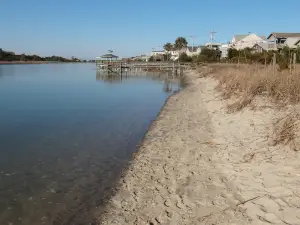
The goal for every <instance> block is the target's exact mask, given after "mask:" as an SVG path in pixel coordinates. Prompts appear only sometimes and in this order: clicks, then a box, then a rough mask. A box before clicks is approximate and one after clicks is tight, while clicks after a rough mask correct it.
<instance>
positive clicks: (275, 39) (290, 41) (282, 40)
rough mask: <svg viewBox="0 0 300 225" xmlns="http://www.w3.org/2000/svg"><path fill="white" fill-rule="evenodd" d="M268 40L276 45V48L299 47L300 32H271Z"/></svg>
mask: <svg viewBox="0 0 300 225" xmlns="http://www.w3.org/2000/svg"><path fill="white" fill-rule="evenodd" d="M267 40H268V41H269V42H270V43H273V44H274V45H275V46H276V49H278V50H280V49H282V48H283V47H285V46H287V47H289V48H297V47H298V45H297V43H298V42H299V40H300V33H280V32H273V33H271V34H270V35H269V36H268V38H267Z"/></svg>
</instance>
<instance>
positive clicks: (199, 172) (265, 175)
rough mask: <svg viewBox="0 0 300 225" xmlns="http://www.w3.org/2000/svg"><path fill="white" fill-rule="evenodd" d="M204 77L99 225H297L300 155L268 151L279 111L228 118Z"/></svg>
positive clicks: (147, 144) (185, 93)
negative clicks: (299, 160) (267, 224)
mask: <svg viewBox="0 0 300 225" xmlns="http://www.w3.org/2000/svg"><path fill="white" fill-rule="evenodd" d="M206 70H207V68H206ZM206 72H207V71H205V68H201V70H200V71H199V73H198V72H196V71H193V72H189V73H188V74H186V78H187V80H188V85H187V87H185V88H184V89H183V90H181V91H180V92H179V93H176V94H175V95H172V96H171V97H169V98H168V100H167V101H166V103H165V104H164V106H163V107H162V110H161V112H160V113H159V115H158V117H157V118H156V120H155V121H153V123H152V124H151V126H150V127H149V129H148V131H147V133H146V135H145V137H144V139H143V140H142V143H141V145H139V150H138V152H137V153H136V154H135V155H134V157H133V160H132V161H131V162H130V163H129V166H128V167H127V170H126V171H125V172H124V173H123V175H122V177H121V179H120V181H119V182H118V186H117V188H116V189H115V190H116V192H114V193H115V194H114V195H113V196H112V197H111V199H110V200H109V201H108V202H107V204H106V206H105V209H104V210H103V211H99V212H98V213H96V215H95V217H96V218H98V219H99V220H100V224H138V225H139V224H145V225H146V224H148V225H149V224H153V225H158V224H211V225H212V224H242V225H243V224H245V225H246V224H253V225H254V224H255V225H256V224H265V223H269V224H300V218H299V217H297V215H300V209H299V208H300V193H299V191H298V187H299V183H300V178H298V177H299V176H300V167H299V163H298V158H299V153H298V152H296V151H292V150H291V149H290V148H289V146H282V145H278V146H274V145H270V139H271V136H272V126H273V122H274V120H275V119H277V118H278V116H279V115H278V110H277V109H276V108H275V107H274V108H269V107H263V108H262V109H259V110H255V111H254V110H253V109H250V108H249V107H248V108H246V109H245V110H244V111H242V112H238V113H232V114H229V113H228V112H227V110H226V106H227V104H228V100H224V99H222V98H221V97H220V93H219V92H218V91H216V90H215V88H216V86H217V85H218V82H217V81H216V80H214V79H212V78H200V73H206ZM258 103H260V104H261V105H263V106H264V105H266V102H263V103H262V102H261V99H258ZM284 184H285V185H284Z"/></svg>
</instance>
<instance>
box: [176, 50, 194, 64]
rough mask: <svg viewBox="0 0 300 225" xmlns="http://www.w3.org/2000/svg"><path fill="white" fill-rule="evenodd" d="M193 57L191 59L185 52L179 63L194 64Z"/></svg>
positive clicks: (181, 55)
mask: <svg viewBox="0 0 300 225" xmlns="http://www.w3.org/2000/svg"><path fill="white" fill-rule="evenodd" d="M192 60H193V59H192V57H189V56H188V55H187V54H186V53H185V52H184V53H181V54H180V57H179V61H180V62H192Z"/></svg>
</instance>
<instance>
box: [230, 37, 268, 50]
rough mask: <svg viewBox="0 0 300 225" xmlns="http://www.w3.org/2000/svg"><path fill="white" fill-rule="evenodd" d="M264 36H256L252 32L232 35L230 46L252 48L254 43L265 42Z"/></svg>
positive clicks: (238, 48) (239, 48)
mask: <svg viewBox="0 0 300 225" xmlns="http://www.w3.org/2000/svg"><path fill="white" fill-rule="evenodd" d="M266 42H267V41H266V37H265V36H258V35H256V34H254V33H249V34H239V35H234V36H233V38H232V40H231V43H230V47H231V48H235V49H237V50H241V49H245V48H253V47H254V45H255V44H260V43H266Z"/></svg>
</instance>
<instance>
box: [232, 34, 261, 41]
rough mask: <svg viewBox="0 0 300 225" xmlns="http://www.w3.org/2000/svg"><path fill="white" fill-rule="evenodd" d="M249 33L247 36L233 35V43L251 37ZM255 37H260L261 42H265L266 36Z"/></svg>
mask: <svg viewBox="0 0 300 225" xmlns="http://www.w3.org/2000/svg"><path fill="white" fill-rule="evenodd" d="M251 34H252V33H251ZM251 34H250V33H249V34H238V35H234V39H235V41H240V40H242V39H244V38H245V37H247V36H249V35H251ZM257 37H260V38H261V39H263V40H266V36H258V35H257Z"/></svg>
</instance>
